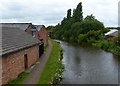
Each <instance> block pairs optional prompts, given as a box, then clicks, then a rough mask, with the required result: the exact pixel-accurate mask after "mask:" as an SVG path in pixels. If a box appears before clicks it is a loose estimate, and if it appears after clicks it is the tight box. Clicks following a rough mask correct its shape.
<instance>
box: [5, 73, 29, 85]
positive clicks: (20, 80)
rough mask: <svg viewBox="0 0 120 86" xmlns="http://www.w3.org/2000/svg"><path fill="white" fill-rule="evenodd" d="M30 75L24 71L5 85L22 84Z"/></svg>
mask: <svg viewBox="0 0 120 86" xmlns="http://www.w3.org/2000/svg"><path fill="white" fill-rule="evenodd" d="M28 75H29V73H27V72H22V73H20V74H19V75H18V78H16V79H14V80H11V81H9V82H8V83H7V84H6V85H5V86H12V85H14V86H19V85H20V84H23V81H24V80H25V78H26V77H27V76H28Z"/></svg>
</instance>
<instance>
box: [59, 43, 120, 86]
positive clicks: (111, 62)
mask: <svg viewBox="0 0 120 86" xmlns="http://www.w3.org/2000/svg"><path fill="white" fill-rule="evenodd" d="M61 46H62V48H63V50H64V58H63V64H65V71H64V72H63V76H64V79H63V81H62V84H118V63H119V60H118V58H117V56H114V55H113V54H111V53H108V52H105V51H103V50H101V49H98V48H94V47H82V46H76V45H72V44H69V43H67V42H61Z"/></svg>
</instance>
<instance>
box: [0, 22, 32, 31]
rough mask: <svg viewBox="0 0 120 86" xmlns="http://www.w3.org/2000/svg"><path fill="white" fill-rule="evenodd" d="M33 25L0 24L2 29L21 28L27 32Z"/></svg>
mask: <svg viewBox="0 0 120 86" xmlns="http://www.w3.org/2000/svg"><path fill="white" fill-rule="evenodd" d="M31 24H32V23H0V27H7V28H20V29H22V30H26V29H27V28H28V27H29V25H31Z"/></svg>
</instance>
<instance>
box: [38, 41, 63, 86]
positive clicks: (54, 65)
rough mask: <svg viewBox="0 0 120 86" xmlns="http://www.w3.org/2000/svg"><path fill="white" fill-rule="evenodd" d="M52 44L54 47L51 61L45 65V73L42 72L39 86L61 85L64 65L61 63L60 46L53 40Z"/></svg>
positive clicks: (50, 57)
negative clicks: (42, 85)
mask: <svg viewBox="0 0 120 86" xmlns="http://www.w3.org/2000/svg"><path fill="white" fill-rule="evenodd" d="M50 41H51V43H52V45H53V47H52V51H51V53H50V56H49V59H48V61H47V63H46V65H45V68H44V71H43V72H42V74H41V76H40V78H39V80H38V86H39V85H41V84H44V85H55V84H59V82H60V80H61V79H62V75H61V74H62V72H63V69H64V65H63V64H62V62H61V61H60V57H61V56H60V55H61V53H60V49H61V47H60V45H59V44H58V43H57V42H55V41H53V40H51V39H50Z"/></svg>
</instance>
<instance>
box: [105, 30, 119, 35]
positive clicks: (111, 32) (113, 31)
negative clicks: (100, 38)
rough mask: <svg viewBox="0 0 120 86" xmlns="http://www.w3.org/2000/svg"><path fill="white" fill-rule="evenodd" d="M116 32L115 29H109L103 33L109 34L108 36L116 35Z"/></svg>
mask: <svg viewBox="0 0 120 86" xmlns="http://www.w3.org/2000/svg"><path fill="white" fill-rule="evenodd" d="M116 32H118V30H117V29H111V30H110V31H109V32H107V33H105V36H107V35H109V36H116V35H118V34H117V33H116ZM115 33H116V34H115Z"/></svg>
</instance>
